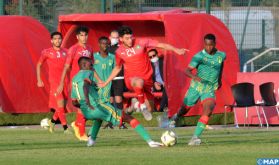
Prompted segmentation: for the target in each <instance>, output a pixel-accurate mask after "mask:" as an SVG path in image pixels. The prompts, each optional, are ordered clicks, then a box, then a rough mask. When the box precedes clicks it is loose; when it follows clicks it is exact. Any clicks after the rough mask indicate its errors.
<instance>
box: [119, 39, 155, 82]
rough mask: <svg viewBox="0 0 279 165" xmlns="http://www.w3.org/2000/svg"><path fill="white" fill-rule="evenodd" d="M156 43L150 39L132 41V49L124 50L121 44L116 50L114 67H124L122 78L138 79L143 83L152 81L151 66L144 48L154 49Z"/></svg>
mask: <svg viewBox="0 0 279 165" xmlns="http://www.w3.org/2000/svg"><path fill="white" fill-rule="evenodd" d="M157 44H158V41H155V40H150V39H138V40H135V41H134V44H133V47H131V48H126V47H125V46H124V45H123V44H121V45H120V46H119V48H118V49H117V50H116V53H115V54H116V56H115V60H116V65H117V66H121V65H122V64H123V65H124V77H125V79H130V78H132V77H140V78H142V79H144V80H145V81H150V80H151V81H152V73H153V71H152V66H151V63H150V60H149V58H148V55H147V53H146V48H148V47H156V46H157Z"/></svg>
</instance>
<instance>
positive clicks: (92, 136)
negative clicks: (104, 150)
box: [87, 120, 102, 147]
mask: <svg viewBox="0 0 279 165" xmlns="http://www.w3.org/2000/svg"><path fill="white" fill-rule="evenodd" d="M101 125H102V120H94V121H93V125H92V127H91V129H90V132H89V138H88V142H87V146H88V147H91V146H93V145H94V144H95V143H96V139H97V135H98V133H99V130H100V128H101Z"/></svg>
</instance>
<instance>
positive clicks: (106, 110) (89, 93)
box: [71, 57, 162, 147]
mask: <svg viewBox="0 0 279 165" xmlns="http://www.w3.org/2000/svg"><path fill="white" fill-rule="evenodd" d="M78 64H79V66H80V69H81V70H80V71H79V72H78V73H77V74H76V75H75V77H74V78H73V80H72V85H73V87H72V94H71V97H72V98H73V104H74V105H76V106H79V107H80V109H81V111H82V113H83V114H84V116H85V117H86V118H87V119H90V120H93V121H94V124H93V127H92V129H91V133H90V135H91V136H90V138H89V140H88V143H87V146H93V145H94V144H95V142H96V138H97V134H98V132H99V130H100V127H101V124H102V121H103V120H104V121H107V122H111V123H113V125H119V124H121V123H122V121H124V122H127V123H129V124H130V125H131V127H132V128H134V129H135V131H136V132H137V133H138V134H139V135H140V136H141V137H142V138H143V139H144V140H145V141H146V142H147V144H148V145H149V146H150V147H160V146H162V144H161V143H158V142H154V141H153V140H152V139H151V137H150V136H149V134H148V133H147V131H146V130H145V129H144V127H143V126H142V125H141V124H140V123H139V121H138V120H137V119H135V118H133V117H132V116H129V115H126V114H125V113H122V112H123V111H121V110H120V109H115V108H114V107H113V106H112V105H111V104H109V103H100V102H99V103H98V99H99V98H98V94H97V90H96V84H95V82H94V80H93V72H92V61H91V59H90V58H87V57H81V58H80V59H79V60H78Z"/></svg>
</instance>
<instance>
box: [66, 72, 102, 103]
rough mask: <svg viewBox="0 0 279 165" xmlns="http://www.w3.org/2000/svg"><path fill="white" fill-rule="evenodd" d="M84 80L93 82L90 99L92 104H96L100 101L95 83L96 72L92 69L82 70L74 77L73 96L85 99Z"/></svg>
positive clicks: (90, 88) (73, 97)
mask: <svg viewBox="0 0 279 165" xmlns="http://www.w3.org/2000/svg"><path fill="white" fill-rule="evenodd" d="M84 81H89V82H91V85H90V87H89V94H88V96H89V101H90V104H91V105H92V106H96V105H97V103H98V99H99V97H98V92H97V88H96V86H95V83H94V72H93V71H92V70H80V71H79V72H78V73H77V74H76V75H75V76H74V78H73V79H72V91H71V98H72V99H77V100H79V101H84V100H85V95H84V91H83V85H84Z"/></svg>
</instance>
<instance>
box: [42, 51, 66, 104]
mask: <svg viewBox="0 0 279 165" xmlns="http://www.w3.org/2000/svg"><path fill="white" fill-rule="evenodd" d="M66 58H67V50H66V49H64V48H61V49H60V50H54V49H53V48H49V49H45V50H43V51H42V53H41V57H40V59H39V63H41V64H42V63H44V62H46V63H47V65H48V80H49V85H50V94H49V107H50V108H55V109H56V108H57V100H64V99H65V98H66V97H67V90H65V89H64V91H63V92H62V93H61V94H59V95H56V90H57V88H58V85H59V83H60V80H61V75H62V72H63V68H64V64H65V61H66ZM65 84H67V79H66V80H65ZM64 86H66V85H64Z"/></svg>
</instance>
